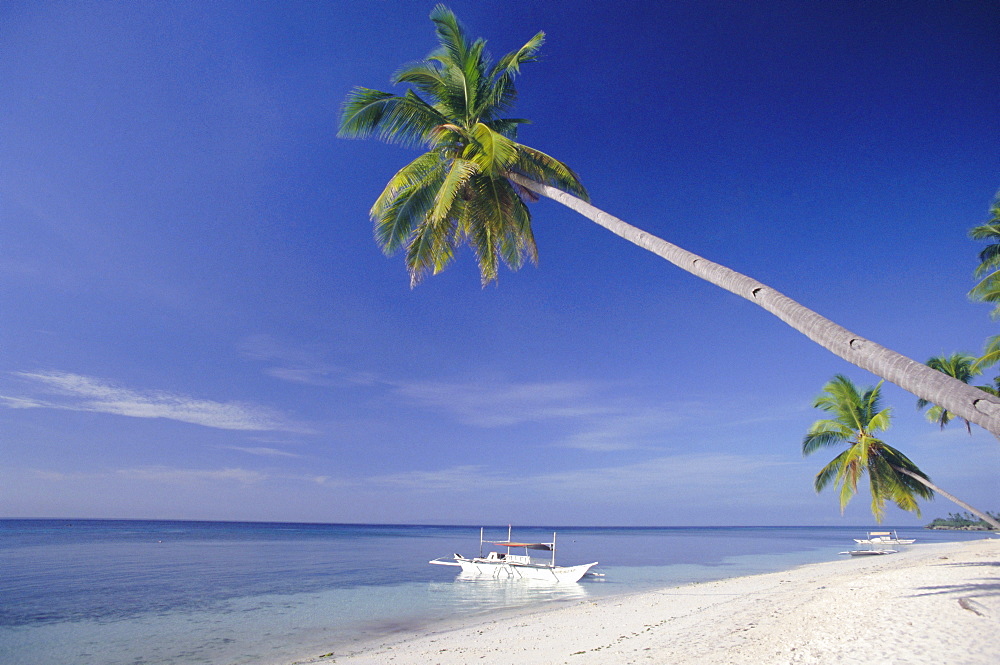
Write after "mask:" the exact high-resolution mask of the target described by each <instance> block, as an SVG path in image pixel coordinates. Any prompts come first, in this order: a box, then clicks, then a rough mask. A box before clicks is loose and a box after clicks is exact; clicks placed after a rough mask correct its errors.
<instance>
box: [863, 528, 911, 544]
mask: <svg viewBox="0 0 1000 665" xmlns="http://www.w3.org/2000/svg"><path fill="white" fill-rule="evenodd" d="M854 542H856V543H858V544H859V545H912V544H913V543H915V542H917V539H916V538H900V537H899V535H898V534H897V533H896V532H895V531H869V532H868V537H867V538H855V539H854Z"/></svg>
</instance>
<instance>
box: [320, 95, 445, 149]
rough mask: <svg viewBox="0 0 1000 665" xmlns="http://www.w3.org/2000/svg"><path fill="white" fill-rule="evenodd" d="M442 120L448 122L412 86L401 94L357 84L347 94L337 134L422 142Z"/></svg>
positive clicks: (347, 136)
mask: <svg viewBox="0 0 1000 665" xmlns="http://www.w3.org/2000/svg"><path fill="white" fill-rule="evenodd" d="M443 122H447V118H445V117H444V116H442V115H441V114H440V113H438V112H437V111H436V110H435V109H434V108H433V107H432V106H430V105H429V104H427V103H426V102H424V101H423V100H422V99H420V97H418V96H417V95H416V93H414V92H413V91H412V90H407V91H406V94H405V95H403V96H402V97H400V96H397V95H393V94H391V93H388V92H381V91H379V90H371V89H369V88H360V87H358V88H354V90H352V91H351V92H350V93H348V95H347V99H346V100H345V102H344V105H343V107H342V111H341V118H340V131H339V132H338V133H337V135H338V136H340V137H343V138H369V137H371V136H376V137H378V138H379V139H381V140H383V141H385V142H387V143H397V144H400V145H404V146H408V147H412V146H416V145H420V144H421V143H423V142H424V141H425V140H426V138H427V136H428V135H429V134H430V133H431V132H432V131H433V130H434V128H435V127H437V126H438V125H440V124H442V123H443Z"/></svg>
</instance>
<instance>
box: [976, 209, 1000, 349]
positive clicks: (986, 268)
mask: <svg viewBox="0 0 1000 665" xmlns="http://www.w3.org/2000/svg"><path fill="white" fill-rule="evenodd" d="M969 237H971V238H972V239H973V240H985V241H987V242H989V243H990V244H989V245H987V246H986V247H984V248H983V250H982V251H981V252H979V266H978V267H977V268H976V272H975V275H976V277H978V278H980V281H979V283H978V284H976V285H975V286H974V287H973V288H972V290H971V291H969V297H970V298H972V299H973V300H978V301H980V302H988V303H994V304H996V307H995V308H994V309H993V316H994V317H997V316H1000V194H998V195H997V197H996V198H995V199H993V205H992V206H991V207H990V218H989V219H988V220H987V221H986V223H985V224H982V225H980V226H977V227H975V228H973V229H972V230H971V231H969ZM994 362H995V361H994Z"/></svg>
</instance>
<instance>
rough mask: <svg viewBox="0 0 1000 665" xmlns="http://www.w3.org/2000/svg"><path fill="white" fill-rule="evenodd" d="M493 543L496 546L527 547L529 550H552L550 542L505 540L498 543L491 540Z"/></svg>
mask: <svg viewBox="0 0 1000 665" xmlns="http://www.w3.org/2000/svg"><path fill="white" fill-rule="evenodd" d="M493 544H494V545H497V546H498V547H527V548H528V549H529V550H544V551H546V552H551V551H552V543H508V542H506V541H504V542H502V543H498V542H496V541H493Z"/></svg>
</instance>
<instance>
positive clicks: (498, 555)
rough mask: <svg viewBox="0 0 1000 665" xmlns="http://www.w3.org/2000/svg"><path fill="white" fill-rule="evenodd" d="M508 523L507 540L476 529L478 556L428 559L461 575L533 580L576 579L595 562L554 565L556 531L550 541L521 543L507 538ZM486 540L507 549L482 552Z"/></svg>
mask: <svg viewBox="0 0 1000 665" xmlns="http://www.w3.org/2000/svg"><path fill="white" fill-rule="evenodd" d="M510 536H511V531H510V527H509V526H508V527H507V540H491V541H486V540H483V530H482V529H480V530H479V556H478V557H473V558H467V557H464V556H462V555H461V554H455V555H453V558H452V559H440V558H439V559H434V560H433V561H430V562H429V563H432V564H434V565H437V566H459V567H461V569H462V573H461V574H462V576H464V577H489V578H491V579H515V580H535V581H541V582H560V583H564V582H579V581H580V579H581V578H582V577H583V576H584V575H586V574H587V573H588V572H589V571H590V569H591V568H593V567H594V566H596V565H597V562H596V561H595V562H593V563H584V564H580V565H578V566H557V565H556V534H555V533H553V534H552V542H551V543H521V542H513V541H511V539H510ZM484 543H489V544H491V545H496V546H497V547H505V548H506V549H507V551H506V552H490V553H489V554H487V555H486V556H483V544H484ZM520 548H524V554H513V553H511V549H520ZM530 551H543V552H551V553H552V555H551V557H546V558H544V559H542V558H538V557H532V556H531V555H530V554H529V552H530Z"/></svg>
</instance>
